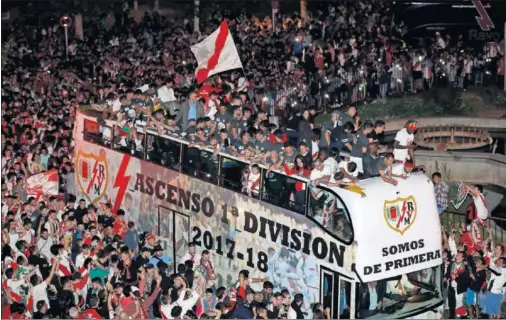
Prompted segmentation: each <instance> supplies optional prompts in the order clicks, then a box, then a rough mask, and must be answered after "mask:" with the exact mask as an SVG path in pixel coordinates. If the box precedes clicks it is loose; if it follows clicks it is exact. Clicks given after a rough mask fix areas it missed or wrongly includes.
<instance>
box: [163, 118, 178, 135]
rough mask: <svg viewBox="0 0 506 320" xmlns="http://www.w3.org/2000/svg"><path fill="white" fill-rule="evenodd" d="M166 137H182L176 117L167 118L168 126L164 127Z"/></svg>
mask: <svg viewBox="0 0 506 320" xmlns="http://www.w3.org/2000/svg"><path fill="white" fill-rule="evenodd" d="M163 128H164V129H165V133H164V134H166V135H169V136H170V135H172V136H179V135H181V128H179V127H178V126H177V124H176V118H175V117H174V116H167V120H166V124H165V125H164V127H163Z"/></svg>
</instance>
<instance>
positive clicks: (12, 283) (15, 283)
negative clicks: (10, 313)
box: [7, 279, 25, 295]
mask: <svg viewBox="0 0 506 320" xmlns="http://www.w3.org/2000/svg"><path fill="white" fill-rule="evenodd" d="M24 284H25V280H23V279H20V280H11V279H8V280H7V286H8V287H9V288H10V289H11V290H12V291H13V292H15V293H16V294H18V295H21V291H20V289H21V286H22V285H24Z"/></svg>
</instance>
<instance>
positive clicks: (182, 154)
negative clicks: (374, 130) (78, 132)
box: [83, 123, 353, 244]
mask: <svg viewBox="0 0 506 320" xmlns="http://www.w3.org/2000/svg"><path fill="white" fill-rule="evenodd" d="M111 125H112V126H107V125H105V126H104V125H103V126H102V127H103V128H105V129H107V130H105V131H107V132H108V134H107V135H106V136H105V137H104V134H103V132H104V130H97V131H95V132H83V135H84V139H85V140H86V141H89V142H92V143H96V144H99V145H103V146H104V147H107V148H111V149H114V150H116V151H119V152H122V153H131V154H132V155H133V156H134V157H137V158H139V159H141V160H146V161H150V162H152V163H154V164H157V165H161V166H163V167H166V168H168V169H171V170H175V171H179V172H181V173H183V174H186V175H189V176H192V177H195V178H197V179H200V180H203V181H207V182H210V183H213V184H215V185H218V186H220V187H223V188H226V189H230V190H233V191H235V192H239V193H243V194H247V193H246V192H244V190H243V188H244V183H243V181H241V178H242V174H241V170H242V169H245V168H248V167H249V166H250V164H251V163H250V161H247V160H245V159H242V158H239V157H235V156H233V155H230V154H228V153H222V152H220V153H214V152H213V151H212V150H211V149H209V148H207V147H200V146H199V147H198V148H195V147H189V146H190V144H191V142H190V141H187V140H184V139H180V138H178V137H171V136H167V135H159V134H158V133H157V132H155V131H154V130H149V129H148V130H143V129H141V130H137V132H139V133H143V134H144V133H146V134H144V139H143V148H142V151H141V150H136V149H135V145H134V144H133V143H131V141H130V142H129V143H123V144H120V143H118V140H117V139H116V138H118V137H121V136H123V135H121V134H120V135H119V136H117V131H116V126H115V125H114V124H113V123H111ZM100 131H101V132H102V133H100ZM157 138H159V139H157ZM156 141H157V142H158V144H159V145H157V146H155V147H156V148H155V147H153V146H152V145H151V144H150V142H151V143H153V142H156ZM169 149H172V151H171V153H172V156H168V157H166V158H165V159H162V158H161V156H160V154H158V155H156V154H155V153H152V152H153V151H156V152H158V153H164V152H167V151H168V150H169ZM192 149H193V152H194V153H193V154H192V155H191V156H189V155H188V152H189V150H192ZM202 152H205V153H208V154H207V155H206V156H205V157H204V158H206V159H207V164H206V163H199V160H198V159H200V154H201V153H202ZM196 155H197V156H196ZM211 156H215V157H217V159H214V160H212V162H214V164H213V165H212V166H208V164H209V159H210V157H211ZM171 157H172V159H171ZM190 157H193V158H192V159H190ZM189 160H191V161H189ZM216 160H217V161H216ZM189 163H191V165H189ZM257 165H258V166H259V168H260V170H261V174H260V178H261V181H260V188H259V190H258V192H253V194H252V195H251V196H252V197H254V198H256V199H259V200H261V201H264V202H266V203H270V204H272V205H275V206H278V207H281V208H284V209H287V210H290V211H293V212H295V213H298V214H300V215H304V216H306V217H308V218H309V219H311V220H313V221H315V222H316V223H317V224H318V225H320V227H321V228H322V229H323V230H325V231H327V232H329V234H331V235H332V236H333V237H336V239H338V240H339V241H341V242H343V243H346V244H351V243H352V241H353V231H352V230H353V228H352V225H351V224H352V222H351V217H350V215H349V213H348V212H347V211H346V212H345V210H344V209H343V210H341V211H340V212H337V213H336V219H337V218H339V219H338V220H339V221H340V222H341V225H339V224H338V223H337V220H336V223H335V224H330V223H322V222H321V221H318V220H317V219H316V218H315V217H314V215H315V212H314V210H315V208H316V207H315V205H316V204H315V203H313V202H311V201H310V199H311V197H310V188H309V187H308V185H309V183H310V181H309V179H307V178H306V177H302V176H298V175H287V174H285V172H284V171H281V170H269V168H268V166H267V165H264V164H262V163H257ZM234 167H235V169H236V171H235V172H232V173H230V172H228V174H227V173H226V172H225V171H230V169H231V168H232V169H233V168H234ZM239 167H240V168H239ZM210 168H212V170H211V169H210ZM237 169H239V170H237ZM231 171H233V170H231ZM267 172H270V174H269V177H267V175H266V174H267ZM271 174H274V175H279V176H280V177H278V178H277V179H278V180H282V181H283V182H284V184H283V185H282V186H281V187H278V188H273V187H272V185H270V182H272V180H271V179H272V176H271ZM232 176H235V177H238V178H234V179H233V180H232V179H230V177H232ZM297 183H302V184H303V189H302V190H299V191H297V192H296V190H295V185H296V184H297ZM321 188H322V191H323V192H330V193H332V194H333V196H332V197H330V198H329V199H333V198H335V199H340V196H339V195H338V194H337V193H336V192H335V191H330V190H331V189H335V187H334V188H328V187H325V185H323V184H322V185H321ZM300 191H302V194H300V193H299V192H300ZM292 197H293V199H292ZM311 208H312V209H311ZM343 219H344V220H343ZM326 221H327V222H328V220H326ZM336 226H339V227H343V230H333V229H331V228H334V227H336ZM336 232H337V233H338V234H336ZM341 233H342V234H344V235H345V236H344V237H342V236H341Z"/></svg>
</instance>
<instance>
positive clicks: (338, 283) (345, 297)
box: [320, 266, 355, 319]
mask: <svg viewBox="0 0 506 320" xmlns="http://www.w3.org/2000/svg"><path fill="white" fill-rule="evenodd" d="M320 275H321V285H320V288H321V289H320V290H321V292H320V301H322V303H323V309H324V310H325V309H326V308H330V311H331V314H330V318H331V319H354V318H355V317H351V315H353V314H354V313H353V310H351V308H350V306H352V305H353V303H352V301H351V299H352V297H353V296H352V295H351V292H352V281H351V279H350V278H348V277H347V276H344V275H341V274H339V273H337V272H334V271H332V270H330V269H327V268H325V267H323V266H322V267H321V272H320Z"/></svg>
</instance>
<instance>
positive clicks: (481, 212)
mask: <svg viewBox="0 0 506 320" xmlns="http://www.w3.org/2000/svg"><path fill="white" fill-rule="evenodd" d="M473 200H474V206H475V207H476V213H477V215H478V218H480V219H481V220H486V219H487V218H488V209H487V205H486V203H485V196H484V195H483V194H482V193H480V194H479V195H478V196H477V197H473Z"/></svg>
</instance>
